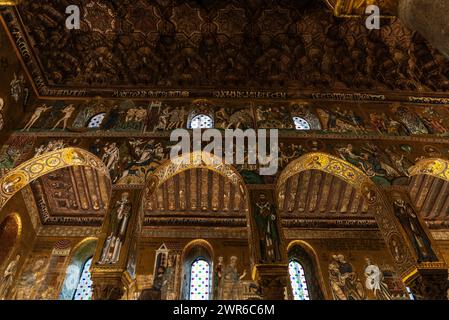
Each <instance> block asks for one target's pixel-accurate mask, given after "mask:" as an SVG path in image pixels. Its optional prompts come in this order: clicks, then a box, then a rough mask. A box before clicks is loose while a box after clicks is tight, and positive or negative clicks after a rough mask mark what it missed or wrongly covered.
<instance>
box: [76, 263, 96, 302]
mask: <svg viewBox="0 0 449 320" xmlns="http://www.w3.org/2000/svg"><path fill="white" fill-rule="evenodd" d="M91 264H92V258H90V259H89V260H87V261H86V263H85V264H84V267H83V272H82V273H81V278H80V281H79V282H78V286H77V288H76V291H75V296H74V297H73V300H92V279H91V275H90V271H89V269H90V265H91Z"/></svg>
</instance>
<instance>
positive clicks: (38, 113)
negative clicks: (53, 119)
mask: <svg viewBox="0 0 449 320" xmlns="http://www.w3.org/2000/svg"><path fill="white" fill-rule="evenodd" d="M51 108H52V107H47V105H45V104H43V105H42V106H39V107H37V108H36V110H34V113H33V115H32V116H31V118H30V120H29V121H28V123H27V124H26V125H25V127H24V128H23V129H22V131H30V129H31V127H32V126H33V125H34V124H35V123H36V121H37V120H39V118H40V117H41V116H42V114H43V113H45V112H47V111H48V110H50V109H51Z"/></svg>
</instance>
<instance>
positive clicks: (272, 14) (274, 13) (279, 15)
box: [259, 8, 291, 34]
mask: <svg viewBox="0 0 449 320" xmlns="http://www.w3.org/2000/svg"><path fill="white" fill-rule="evenodd" d="M259 23H260V27H261V29H262V30H263V32H265V33H268V34H278V33H281V32H283V31H284V29H285V28H286V26H287V25H288V24H290V23H291V19H290V15H289V13H288V10H287V9H281V8H276V9H274V10H271V9H270V10H265V11H264V12H263V14H262V16H261V18H260V22H259Z"/></svg>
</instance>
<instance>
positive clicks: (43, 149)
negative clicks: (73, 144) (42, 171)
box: [34, 139, 66, 157]
mask: <svg viewBox="0 0 449 320" xmlns="http://www.w3.org/2000/svg"><path fill="white" fill-rule="evenodd" d="M65 147H66V144H65V142H64V140H62V139H58V140H50V141H49V142H48V143H44V144H41V145H40V146H39V147H37V148H35V149H34V152H35V153H34V156H35V157H37V156H41V155H43V154H44V153H47V152H52V151H56V150H61V149H64V148H65Z"/></svg>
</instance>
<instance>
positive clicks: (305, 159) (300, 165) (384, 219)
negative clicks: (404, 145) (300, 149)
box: [276, 152, 416, 279]
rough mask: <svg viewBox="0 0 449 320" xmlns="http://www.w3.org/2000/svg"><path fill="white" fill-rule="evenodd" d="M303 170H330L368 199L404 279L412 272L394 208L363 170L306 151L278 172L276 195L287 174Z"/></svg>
mask: <svg viewBox="0 0 449 320" xmlns="http://www.w3.org/2000/svg"><path fill="white" fill-rule="evenodd" d="M306 170H320V171H323V172H326V173H329V174H331V175H334V176H336V177H338V178H340V179H342V180H343V181H345V182H346V183H348V184H350V185H352V186H353V187H354V188H355V189H356V190H357V191H358V192H361V194H362V195H363V197H365V198H366V199H367V201H368V204H369V206H370V207H371V208H373V213H374V217H375V218H376V222H377V225H378V228H379V230H380V231H381V233H382V235H383V237H384V239H385V243H386V245H387V247H388V249H389V251H390V253H392V255H393V252H394V251H397V250H400V252H401V255H396V256H395V255H393V258H394V261H395V265H396V267H397V270H398V272H399V274H401V276H402V277H403V279H405V278H407V277H408V276H409V275H410V274H411V273H413V272H415V270H416V265H415V259H414V257H413V255H412V253H411V252H412V251H411V248H410V244H408V243H406V242H405V240H404V236H403V234H402V232H401V231H399V230H400V227H399V225H398V222H397V221H396V219H395V218H394V213H393V207H392V206H391V204H389V202H388V201H387V199H386V198H385V196H384V195H383V193H382V191H381V190H380V189H379V188H378V187H377V185H376V184H375V183H374V182H373V181H372V180H371V179H370V178H369V177H368V176H367V175H366V174H365V173H363V172H362V171H361V170H360V169H358V168H356V167H354V166H353V165H351V164H349V163H347V162H346V161H344V160H342V159H339V158H337V157H335V156H332V155H329V154H326V153H321V152H315V153H309V154H305V155H303V156H301V157H299V158H298V159H296V160H294V161H292V162H291V163H290V164H288V165H287V167H286V168H285V169H284V170H283V171H282V172H281V174H280V176H279V178H278V180H277V183H276V194H277V195H278V194H279V190H280V188H281V186H282V185H283V184H284V183H286V181H287V180H288V179H289V178H290V177H292V176H294V175H296V174H298V173H300V172H302V171H306Z"/></svg>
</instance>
